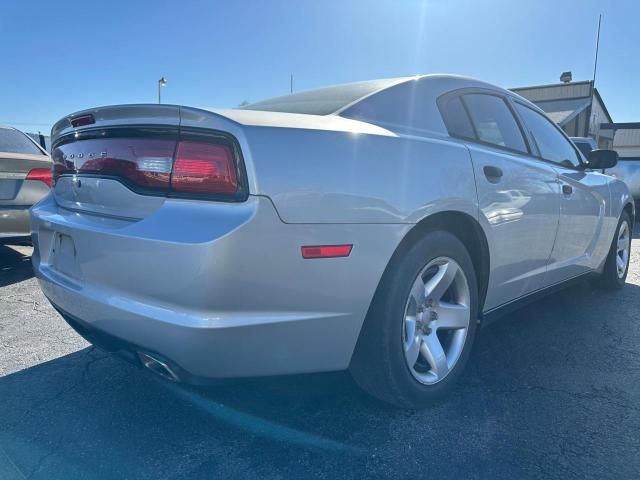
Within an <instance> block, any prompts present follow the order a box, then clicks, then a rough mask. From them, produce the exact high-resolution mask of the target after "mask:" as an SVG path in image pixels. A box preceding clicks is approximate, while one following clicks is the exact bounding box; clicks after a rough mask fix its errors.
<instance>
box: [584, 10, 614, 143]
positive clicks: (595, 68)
mask: <svg viewBox="0 0 640 480" xmlns="http://www.w3.org/2000/svg"><path fill="white" fill-rule="evenodd" d="M601 25H602V14H600V16H599V17H598V35H597V37H596V55H595V59H594V61H593V79H592V80H591V107H590V108H589V112H593V101H594V99H595V93H596V73H597V72H598V51H599V50H600V26H601ZM592 115H594V114H593V113H592ZM589 120H591V119H589ZM595 120H596V119H595V118H594V122H593V133H594V134H595V137H596V138H595V141H596V144H597V145H600V128H599V126H598V125H597V124H596V123H597V122H596V121H595ZM589 123H591V121H590V122H589ZM588 133H589V132H588V131H587V134H588ZM614 135H615V134H614Z"/></svg>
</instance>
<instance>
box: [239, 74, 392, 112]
mask: <svg viewBox="0 0 640 480" xmlns="http://www.w3.org/2000/svg"><path fill="white" fill-rule="evenodd" d="M394 83H397V80H375V81H371V82H360V83H350V84H347V85H336V86H333V87H327V88H319V89H317V90H308V91H306V92H300V93H292V94H291V95H284V96H282V97H275V98H270V99H268V100H263V101H261V102H256V103H251V104H249V105H245V106H243V107H241V110H262V111H267V112H286V113H305V114H308V115H329V114H330V113H335V112H337V111H338V110H341V109H342V108H344V107H346V106H347V105H349V104H350V103H353V102H355V101H356V100H358V99H360V98H362V97H365V96H367V95H369V94H371V93H373V92H375V91H377V90H380V89H381V88H385V87H388V86H390V85H393V84H394Z"/></svg>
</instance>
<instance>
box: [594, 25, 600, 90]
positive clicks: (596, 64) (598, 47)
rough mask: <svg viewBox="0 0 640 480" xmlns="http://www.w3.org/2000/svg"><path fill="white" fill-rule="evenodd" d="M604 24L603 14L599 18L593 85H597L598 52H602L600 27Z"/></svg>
mask: <svg viewBox="0 0 640 480" xmlns="http://www.w3.org/2000/svg"><path fill="white" fill-rule="evenodd" d="M601 24H602V14H600V17H599V18H598V36H597V38H596V58H595V61H594V62H593V85H594V86H595V84H596V73H597V71H598V50H600V25H601Z"/></svg>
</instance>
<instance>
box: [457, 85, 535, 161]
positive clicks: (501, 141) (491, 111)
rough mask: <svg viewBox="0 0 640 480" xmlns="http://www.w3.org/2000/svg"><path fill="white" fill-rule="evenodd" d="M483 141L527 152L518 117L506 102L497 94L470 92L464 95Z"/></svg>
mask: <svg viewBox="0 0 640 480" xmlns="http://www.w3.org/2000/svg"><path fill="white" fill-rule="evenodd" d="M462 101H463V102H464V103H465V104H466V106H467V109H468V110H469V115H471V121H472V122H473V126H474V127H475V130H476V132H477V136H478V140H480V141H481V142H485V143H489V144H492V145H497V146H499V147H504V148H508V149H510V150H516V151H518V152H523V153H527V146H526V144H525V141H524V138H523V137H522V132H520V128H518V124H517V123H516V119H515V118H514V117H513V114H512V113H511V110H510V109H509V107H508V106H507V104H506V102H505V101H504V100H503V99H502V98H500V97H497V96H495V95H485V94H469V95H464V96H463V97H462Z"/></svg>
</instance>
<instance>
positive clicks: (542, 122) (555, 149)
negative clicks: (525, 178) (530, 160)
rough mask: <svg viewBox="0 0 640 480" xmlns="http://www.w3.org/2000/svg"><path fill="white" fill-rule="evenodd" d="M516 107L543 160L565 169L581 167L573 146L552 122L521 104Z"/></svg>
mask: <svg viewBox="0 0 640 480" xmlns="http://www.w3.org/2000/svg"><path fill="white" fill-rule="evenodd" d="M515 105H516V110H517V112H518V114H519V115H520V117H521V118H522V121H523V122H524V125H525V128H526V129H527V130H528V131H529V133H530V134H531V137H533V140H534V142H535V144H536V147H537V148H538V151H539V152H540V156H541V157H542V158H544V159H545V160H548V161H550V162H553V163H557V164H558V165H563V166H565V167H572V168H576V167H578V166H580V159H579V157H578V154H577V152H576V151H575V149H574V148H573V145H572V144H571V142H570V141H569V139H567V138H566V137H565V136H564V135H562V133H560V131H559V130H558V128H556V126H555V125H554V124H553V123H552V122H551V120H549V119H547V118H546V117H545V116H543V115H541V114H539V113H538V112H536V111H535V110H533V109H531V108H529V107H527V106H525V105H523V104H521V103H519V102H515Z"/></svg>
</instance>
